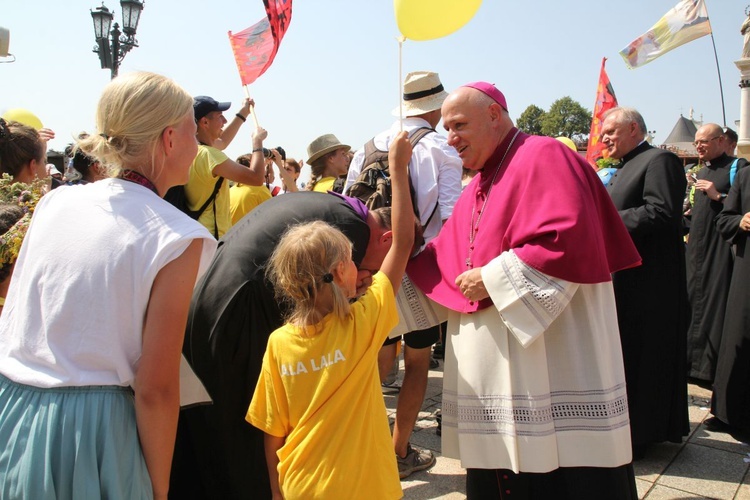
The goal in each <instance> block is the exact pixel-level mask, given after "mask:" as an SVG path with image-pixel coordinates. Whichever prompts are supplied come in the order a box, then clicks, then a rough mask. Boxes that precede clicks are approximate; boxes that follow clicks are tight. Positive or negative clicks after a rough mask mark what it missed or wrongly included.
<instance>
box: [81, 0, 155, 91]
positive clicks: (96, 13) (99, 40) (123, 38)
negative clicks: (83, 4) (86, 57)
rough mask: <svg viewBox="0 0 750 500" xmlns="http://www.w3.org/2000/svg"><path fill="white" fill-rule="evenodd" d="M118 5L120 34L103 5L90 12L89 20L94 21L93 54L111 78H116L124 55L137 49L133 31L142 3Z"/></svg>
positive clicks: (122, 1) (133, 0) (123, 0)
mask: <svg viewBox="0 0 750 500" xmlns="http://www.w3.org/2000/svg"><path fill="white" fill-rule="evenodd" d="M120 5H121V6H122V32H120V26H119V25H118V24H117V23H115V24H114V27H113V26H112V21H113V19H114V17H115V15H114V13H112V11H110V10H109V9H108V8H107V7H105V6H104V4H103V3H102V6H101V7H97V8H96V9H94V10H92V11H91V18H92V19H93V20H94V38H95V39H96V45H95V46H94V52H95V53H96V54H98V55H99V61H100V62H101V64H102V69H104V68H109V69H111V70H112V78H114V77H116V76H117V70H118V68H119V67H120V63H121V62H122V60H123V59H124V58H125V54H127V53H128V52H130V50H131V49H132V48H133V47H138V40H136V39H135V31H136V30H137V29H138V21H140V19H141V11H143V6H144V2H141V1H140V0H120ZM110 28H111V31H110Z"/></svg>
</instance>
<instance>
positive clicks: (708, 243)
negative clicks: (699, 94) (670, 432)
mask: <svg viewBox="0 0 750 500" xmlns="http://www.w3.org/2000/svg"><path fill="white" fill-rule="evenodd" d="M726 141H727V139H726V136H725V134H724V129H723V128H722V127H721V126H719V125H717V124H715V123H708V124H706V125H703V126H702V127H701V128H699V129H698V131H697V132H696V133H695V143H694V144H695V149H696V151H697V152H698V159H699V162H700V165H701V167H700V170H698V172H697V174H696V177H695V193H694V194H693V196H692V205H693V206H692V210H691V215H690V236H689V237H688V244H687V283H688V296H689V298H690V305H691V308H692V312H691V318H690V326H689V327H688V376H690V377H693V378H696V379H699V380H704V381H708V382H713V379H714V375H715V373H716V366H717V359H718V353H719V346H720V344H721V334H722V330H723V327H724V310H725V309H726V305H727V296H728V292H729V282H730V280H731V276H732V262H733V258H732V250H731V246H730V245H729V244H728V243H727V242H726V241H724V239H723V238H722V237H721V234H719V231H718V229H717V228H716V224H715V222H714V221H715V219H716V216H717V215H719V212H721V209H722V208H723V207H724V198H726V196H727V193H728V192H729V187H730V185H731V184H732V178H733V177H734V175H736V171H737V169H738V168H742V167H744V166H745V165H746V164H747V162H746V161H745V160H738V159H737V158H734V157H732V156H729V155H727V153H726V149H727V145H726ZM732 172H735V173H734V174H733V173H732Z"/></svg>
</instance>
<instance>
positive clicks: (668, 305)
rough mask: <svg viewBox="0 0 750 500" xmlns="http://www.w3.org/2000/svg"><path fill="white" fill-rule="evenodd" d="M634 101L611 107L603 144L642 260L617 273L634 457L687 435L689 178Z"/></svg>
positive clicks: (613, 187)
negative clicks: (650, 131)
mask: <svg viewBox="0 0 750 500" xmlns="http://www.w3.org/2000/svg"><path fill="white" fill-rule="evenodd" d="M646 130H647V129H646V124H645V122H644V120H643V117H642V116H641V114H640V113H639V112H638V111H636V110H635V109H632V108H622V107H618V108H614V109H612V110H610V111H609V112H608V113H607V114H606V115H605V119H604V123H603V124H602V143H603V144H604V145H605V146H606V147H607V149H608V151H609V156H610V157H611V158H614V159H619V160H621V163H620V167H619V169H618V170H617V172H616V173H615V174H614V175H613V176H612V179H611V180H610V182H609V185H608V186H607V191H609V194H610V196H611V197H612V201H613V202H614V204H615V206H616V207H617V210H618V211H619V212H620V216H621V217H622V220H623V222H624V223H625V227H627V229H628V232H629V233H630V236H631V237H632V238H633V242H634V243H635V246H636V248H637V249H638V253H640V254H641V258H642V259H643V265H642V266H640V267H636V268H633V269H625V270H623V271H618V272H616V273H614V276H613V282H614V288H615V300H616V302H617V319H618V323H619V325H620V339H621V341H622V351H623V360H624V362H625V379H626V382H627V391H628V405H629V409H630V428H631V432H632V442H633V457H634V458H635V459H637V458H641V457H643V455H644V453H645V451H646V449H647V447H648V446H649V445H650V444H652V443H658V442H662V441H671V442H676V443H679V442H681V441H682V436H685V435H687V434H688V431H689V423H688V409H687V381H686V374H685V356H686V343H687V340H686V334H685V330H686V326H687V318H688V303H687V291H686V284H685V283H686V282H685V248H684V244H683V241H682V201H683V197H684V194H685V187H686V185H687V180H686V178H685V173H684V171H683V168H682V164H681V163H680V160H679V159H678V158H677V156H675V155H674V154H673V153H670V152H668V151H666V150H663V149H658V148H654V147H651V145H650V144H648V142H646V140H645V137H646Z"/></svg>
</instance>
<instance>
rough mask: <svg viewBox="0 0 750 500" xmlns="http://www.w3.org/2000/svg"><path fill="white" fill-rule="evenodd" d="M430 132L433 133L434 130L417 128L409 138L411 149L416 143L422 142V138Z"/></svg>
mask: <svg viewBox="0 0 750 500" xmlns="http://www.w3.org/2000/svg"><path fill="white" fill-rule="evenodd" d="M430 132H435V129H434V128H430V127H419V128H418V129H417V130H416V131H415V132H414V133H413V134H411V135H410V136H409V142H411V147H414V146H416V145H417V143H418V142H419V141H421V140H422V137H424V136H426V135H427V134H429V133H430Z"/></svg>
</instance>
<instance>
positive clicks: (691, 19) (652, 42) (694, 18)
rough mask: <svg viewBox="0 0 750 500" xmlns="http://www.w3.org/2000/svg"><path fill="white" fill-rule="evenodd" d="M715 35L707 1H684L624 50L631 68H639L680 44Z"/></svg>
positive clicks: (624, 56) (624, 57) (621, 52)
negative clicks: (712, 31) (707, 8)
mask: <svg viewBox="0 0 750 500" xmlns="http://www.w3.org/2000/svg"><path fill="white" fill-rule="evenodd" d="M709 34H711V23H710V22H709V21H708V11H707V10H706V4H705V3H704V0H682V1H681V2H680V3H678V4H677V5H675V6H674V8H672V10H670V11H669V12H667V13H666V14H664V17H662V18H661V19H659V21H657V23H656V24H654V25H653V26H652V27H651V29H650V30H648V31H647V32H646V33H644V34H643V35H641V36H639V37H638V38H636V39H635V40H633V41H632V42H631V43H630V45H628V46H627V47H625V48H624V49H622V50H621V51H620V55H621V56H622V58H623V59H625V64H627V65H628V67H629V68H630V69H633V68H638V67H640V66H643V65H644V64H646V63H649V62H651V61H653V60H654V59H656V58H657V57H659V56H661V55H663V54H666V53H667V52H669V51H670V50H672V49H674V48H676V47H679V46H680V45H683V44H686V43H688V42H692V41H693V40H695V39H696V38H700V37H702V36H706V35H709Z"/></svg>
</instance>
